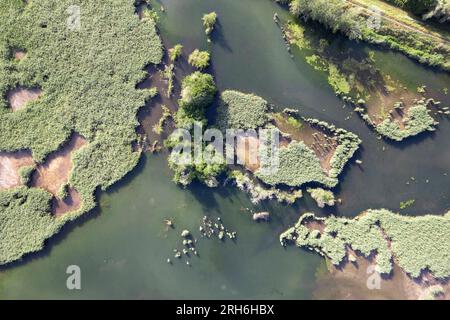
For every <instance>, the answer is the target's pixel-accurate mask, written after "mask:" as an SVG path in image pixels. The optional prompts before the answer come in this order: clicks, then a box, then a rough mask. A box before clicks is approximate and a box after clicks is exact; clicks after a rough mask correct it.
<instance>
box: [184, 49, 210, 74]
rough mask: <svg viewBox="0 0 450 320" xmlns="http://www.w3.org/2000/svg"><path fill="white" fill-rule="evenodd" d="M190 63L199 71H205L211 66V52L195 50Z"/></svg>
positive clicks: (189, 60) (190, 57)
mask: <svg viewBox="0 0 450 320" xmlns="http://www.w3.org/2000/svg"><path fill="white" fill-rule="evenodd" d="M188 62H189V64H190V65H192V66H193V67H196V68H197V69H205V68H208V66H209V52H207V51H199V50H198V49H195V50H194V51H193V52H192V53H191V54H190V55H189V59H188Z"/></svg>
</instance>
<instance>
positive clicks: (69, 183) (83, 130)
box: [0, 0, 163, 264]
mask: <svg viewBox="0 0 450 320" xmlns="http://www.w3.org/2000/svg"><path fill="white" fill-rule="evenodd" d="M81 4H82V7H83V16H82V19H81V21H80V24H79V25H70V24H68V23H69V22H70V21H71V20H70V19H68V14H71V13H70V12H69V13H68V12H67V8H69V7H70V6H71V5H73V3H72V1H65V0H63V1H56V2H55V1H50V0H43V1H22V0H6V1H2V2H1V4H0V30H1V31H0V52H1V54H0V92H1V95H0V131H1V132H2V134H1V137H0V150H1V152H0V165H1V171H0V181H1V182H0V264H6V263H9V262H12V261H14V260H17V259H20V258H21V257H22V256H23V255H24V254H26V253H29V252H33V251H37V250H40V249H41V248H42V246H43V244H44V241H45V240H46V239H47V238H49V237H50V236H52V235H53V234H55V233H56V232H58V230H59V229H60V228H61V227H62V226H63V225H64V224H65V223H66V222H67V221H70V220H73V219H75V218H76V217H78V216H80V215H82V214H83V213H86V212H88V211H90V210H91V209H92V208H94V207H95V205H96V200H95V191H96V190H98V189H101V190H105V189H106V188H108V187H109V186H111V185H112V184H113V183H115V182H116V181H118V180H119V179H121V178H122V177H124V176H125V175H126V174H127V173H128V172H129V171H130V170H131V169H133V168H134V167H135V166H136V164H137V162H138V160H139V158H140V155H141V151H140V149H139V147H136V146H137V145H138V144H139V136H138V135H137V133H136V127H137V125H138V123H137V119H136V114H137V111H138V109H139V108H140V107H142V106H143V105H144V104H145V102H146V100H148V99H151V98H152V97H153V96H154V95H155V94H156V90H154V89H148V90H138V89H136V84H137V83H138V82H140V81H141V80H142V79H143V78H144V77H145V76H146V72H145V71H144V68H145V67H146V66H147V65H149V64H158V63H159V62H160V61H161V59H162V54H163V50H162V45H161V41H160V39H159V36H158V34H157V32H156V29H155V23H154V21H153V20H152V19H142V20H140V19H139V18H138V16H137V15H136V14H135V10H136V8H135V6H134V1H132V0H126V1H112V0H106V1H100V2H99V1H91V0H85V1H81ZM75 12H76V10H75ZM69 20H70V21H69ZM75 20H76V17H75ZM68 21H69V22H68ZM63 149H64V150H63ZM61 172H63V173H64V174H62V173H61Z"/></svg>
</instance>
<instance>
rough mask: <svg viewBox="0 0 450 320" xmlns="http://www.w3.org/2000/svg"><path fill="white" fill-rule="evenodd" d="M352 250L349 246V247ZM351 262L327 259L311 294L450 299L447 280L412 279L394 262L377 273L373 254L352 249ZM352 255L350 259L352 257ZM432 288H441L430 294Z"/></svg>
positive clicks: (395, 298) (342, 296)
mask: <svg viewBox="0 0 450 320" xmlns="http://www.w3.org/2000/svg"><path fill="white" fill-rule="evenodd" d="M350 251H351V250H350ZM349 254H351V256H352V257H353V258H354V262H347V263H345V265H344V266H342V267H336V266H334V265H333V264H332V263H330V262H329V261H327V262H326V266H323V267H322V268H321V271H320V272H319V274H318V277H317V278H318V279H317V285H316V288H315V290H314V292H313V296H314V297H315V298H317V299H339V300H355V299H357V300H373V299H382V300H385V299H389V300H392V299H394V300H421V299H431V298H434V299H446V300H447V299H450V284H449V282H448V280H447V281H437V280H435V279H433V278H432V277H431V276H426V275H424V276H422V278H421V279H420V280H417V279H412V278H411V277H409V276H408V275H407V274H406V273H405V272H404V271H403V270H402V269H401V268H400V267H398V266H397V265H395V264H394V268H393V271H392V274H391V275H390V276H388V277H383V276H378V274H377V273H376V272H375V271H374V270H375V265H376V264H375V261H374V259H373V258H364V257H362V256H360V255H358V254H356V253H355V252H353V251H351V252H349ZM353 258H352V259H353ZM434 290H438V291H440V290H442V291H443V293H439V294H437V295H436V296H433V291H434Z"/></svg>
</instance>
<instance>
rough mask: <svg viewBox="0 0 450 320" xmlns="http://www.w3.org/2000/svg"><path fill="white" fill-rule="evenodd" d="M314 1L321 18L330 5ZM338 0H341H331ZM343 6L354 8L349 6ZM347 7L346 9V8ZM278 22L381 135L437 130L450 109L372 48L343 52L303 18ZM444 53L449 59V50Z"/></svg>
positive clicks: (314, 12)
mask: <svg viewBox="0 0 450 320" xmlns="http://www.w3.org/2000/svg"><path fill="white" fill-rule="evenodd" d="M316 2H317V5H315V6H313V7H312V8H311V13H309V14H310V15H311V16H312V17H318V18H316V20H318V21H321V22H322V20H321V18H320V17H322V14H325V13H324V12H322V11H323V10H325V9H326V8H325V7H323V8H322V7H321V5H320V3H321V1H312V2H310V4H311V3H316ZM338 2H340V1H334V2H332V3H338ZM342 2H346V1H342ZM294 3H295V1H292V2H291V11H292V8H293V7H294V6H295V5H294ZM311 6H312V4H311ZM300 8H306V7H305V6H300ZM345 8H347V9H346V10H351V8H348V7H347V6H346V7H345ZM304 10H306V9H304ZM326 10H328V9H326ZM342 10H343V9H342ZM346 10H344V11H343V12H347V11H346ZM301 12H302V13H301V14H303V11H301ZM308 12H309V11H307V10H306V13H304V14H305V15H308ZM299 14H300V13H299ZM299 14H296V16H297V15H299ZM347 14H348V15H349V16H348V17H347ZM343 16H344V17H346V18H345V19H348V21H347V20H345V21H347V22H346V23H343V25H346V24H349V25H352V24H354V23H357V21H358V19H356V20H355V21H356V22H355V21H353V20H350V17H351V14H349V13H345V14H344V13H343ZM362 21H365V20H362ZM276 22H277V23H278V24H279V25H280V27H281V29H282V31H283V37H284V38H285V39H286V41H287V43H288V45H289V48H291V47H295V48H296V49H298V50H301V51H302V52H304V53H305V54H307V58H306V61H307V63H308V64H310V65H311V66H312V67H313V68H314V69H315V70H317V71H318V72H321V73H324V74H325V76H326V77H327V81H328V83H329V84H330V86H331V88H332V89H333V90H334V91H335V93H336V95H338V96H339V97H341V99H342V100H343V102H344V103H345V104H346V105H349V106H350V107H352V108H354V110H355V112H357V113H358V114H359V115H360V116H361V117H362V119H363V120H364V121H366V122H367V124H368V125H370V126H371V127H373V128H374V130H375V131H376V132H377V133H378V134H380V135H381V136H383V137H386V138H388V139H392V140H395V141H402V140H404V139H406V138H409V137H412V136H415V135H418V134H420V133H422V132H425V131H435V130H436V126H437V125H438V124H439V122H438V119H440V118H442V117H447V116H448V115H450V110H449V109H448V106H442V105H441V104H440V102H439V101H436V100H435V99H434V98H433V94H431V93H430V92H428V90H427V88H425V87H424V86H423V85H422V84H421V83H420V82H417V83H416V85H415V86H414V84H413V83H414V80H411V79H402V78H401V77H399V75H397V74H396V73H395V72H392V71H391V70H384V69H383V68H382V67H381V66H380V63H379V62H378V61H377V58H376V56H375V54H374V52H373V51H371V52H369V54H367V55H366V54H364V53H363V54H361V53H358V54H354V53H353V52H351V49H350V50H347V51H343V52H340V51H339V50H336V48H335V47H332V46H330V40H331V38H330V37H329V35H324V36H323V37H322V38H318V37H317V36H316V35H315V33H312V32H311V31H310V30H309V29H308V27H310V26H309V25H308V24H305V23H304V22H302V20H299V19H296V20H295V21H286V22H283V21H280V20H276ZM328 23H331V22H328ZM335 23H338V21H336V22H335ZM360 23H362V22H360ZM353 27H354V28H356V27H357V26H353ZM348 28H351V26H349V27H348ZM358 30H359V29H358ZM445 59H446V60H448V54H447V55H445ZM443 90H447V89H446V88H443Z"/></svg>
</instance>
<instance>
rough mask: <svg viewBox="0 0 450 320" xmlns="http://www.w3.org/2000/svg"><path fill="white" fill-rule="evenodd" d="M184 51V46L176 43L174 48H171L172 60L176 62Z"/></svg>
mask: <svg viewBox="0 0 450 320" xmlns="http://www.w3.org/2000/svg"><path fill="white" fill-rule="evenodd" d="M182 53H183V46H182V45H181V44H176V45H175V46H174V47H173V48H170V49H169V58H170V60H172V62H175V61H176V60H177V59H178V58H179V57H180V56H181V54H182Z"/></svg>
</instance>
